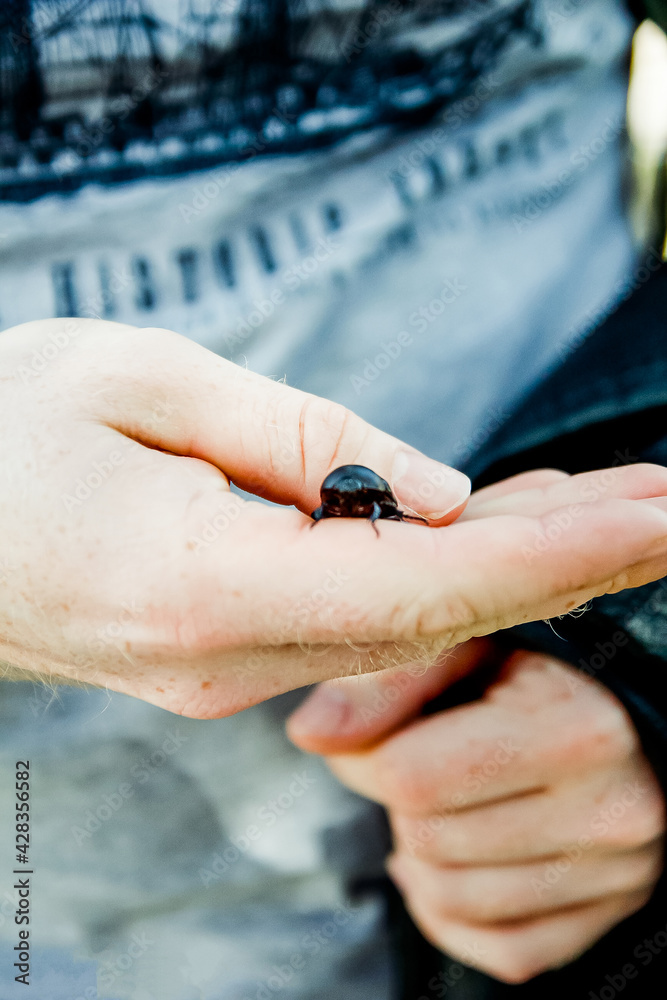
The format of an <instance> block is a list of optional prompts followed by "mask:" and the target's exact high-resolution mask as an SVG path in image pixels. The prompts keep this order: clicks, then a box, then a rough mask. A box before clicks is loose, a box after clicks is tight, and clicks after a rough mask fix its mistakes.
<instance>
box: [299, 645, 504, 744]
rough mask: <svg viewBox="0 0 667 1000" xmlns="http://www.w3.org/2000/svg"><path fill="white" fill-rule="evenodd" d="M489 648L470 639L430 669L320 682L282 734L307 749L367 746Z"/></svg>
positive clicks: (474, 664)
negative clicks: (285, 734)
mask: <svg viewBox="0 0 667 1000" xmlns="http://www.w3.org/2000/svg"><path fill="white" fill-rule="evenodd" d="M493 652H494V648H493V646H492V644H491V643H490V642H489V641H488V640H483V639H471V640H470V641H469V642H466V643H463V644H462V645H460V646H457V647H456V649H452V650H448V651H447V652H446V653H444V654H442V656H441V657H439V658H438V660H437V661H436V663H434V664H433V666H432V667H429V668H425V667H424V666H423V665H421V664H413V665H411V666H409V667H408V668H407V669H401V670H388V671H383V672H382V673H378V674H365V675H362V676H359V677H344V678H341V679H340V680H334V681H329V682H328V683H325V684H320V685H319V686H318V687H317V688H315V690H314V691H313V692H312V694H310V695H309V696H308V698H307V699H306V700H305V701H304V702H303V703H302V704H301V705H300V706H299V708H298V709H297V710H296V712H294V713H293V714H292V715H291V716H290V718H289V719H288V721H287V734H288V736H289V738H290V739H291V740H292V742H294V743H296V745H297V746H299V747H301V749H302V750H306V751H308V752H310V753H320V754H337V753H346V752H350V751H353V750H357V749H360V748H361V747H367V746H369V745H371V744H372V743H374V742H376V741H377V740H378V739H380V737H383V736H386V735H388V734H389V733H390V732H392V731H393V730H394V729H396V728H397V727H398V726H399V725H401V724H404V723H405V722H406V721H408V720H409V719H411V718H413V717H414V716H416V715H417V714H418V713H419V711H420V709H421V708H422V706H423V705H425V704H426V702H428V701H430V700H431V699H432V698H434V697H435V696H436V695H437V694H440V693H441V692H442V691H443V690H445V688H447V687H449V686H450V685H451V684H453V683H454V682H455V681H457V680H459V679H460V678H461V677H464V676H466V675H467V674H468V673H470V672H471V671H473V670H475V669H477V668H479V667H480V666H481V665H482V664H483V663H485V662H488V661H489V660H490V659H491V658H492V655H493Z"/></svg>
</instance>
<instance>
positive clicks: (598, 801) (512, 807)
mask: <svg viewBox="0 0 667 1000" xmlns="http://www.w3.org/2000/svg"><path fill="white" fill-rule="evenodd" d="M453 798H454V799H455V801H456V802H457V803H459V802H460V801H462V800H461V799H459V797H458V796H456V795H455V796H454V797H453ZM463 801H465V799H463ZM390 818H391V825H392V829H393V831H394V838H395V841H396V844H397V846H398V847H399V848H400V849H401V850H402V851H403V852H404V853H406V854H408V855H410V856H412V857H415V858H418V859H419V860H421V861H425V862H426V861H428V862H429V863H431V864H436V865H437V864H444V865H446V864H462V865H492V864H513V863H522V862H527V861H529V860H531V859H542V860H544V862H545V871H546V870H547V868H548V864H549V859H552V858H554V857H556V856H561V855H562V856H564V857H565V858H571V857H577V858H579V857H581V856H583V855H587V856H591V857H593V856H595V857H602V856H607V855H609V854H610V853H612V852H616V851H631V850H635V849H641V848H643V847H645V846H646V845H647V844H650V843H652V842H653V841H655V839H656V838H659V837H661V836H663V834H664V831H665V816H664V799H663V796H662V792H661V789H660V786H659V785H658V783H657V780H656V778H655V776H654V774H653V772H652V770H651V768H650V765H649V764H648V762H646V761H642V762H641V763H638V764H636V765H634V766H628V767H626V768H621V769H614V773H613V779H611V780H610V775H609V772H608V771H606V770H601V771H595V770H593V771H592V772H591V773H589V774H588V776H587V780H585V781H581V783H579V784H571V783H570V784H563V785H558V786H556V788H552V789H547V790H544V791H535V792H533V793H528V794H525V795H523V796H520V795H515V796H513V797H510V798H507V799H504V800H502V801H497V802H489V803H488V804H486V805H484V806H480V807H477V808H472V809H456V807H455V806H454V805H451V806H450V807H449V808H448V807H447V806H441V808H440V810H439V811H438V812H435V811H433V812H431V813H430V814H424V815H422V816H416V815H411V814H409V813H401V812H398V811H397V810H393V811H392V812H391V813H390Z"/></svg>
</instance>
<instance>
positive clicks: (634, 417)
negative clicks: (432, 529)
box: [404, 255, 667, 1000]
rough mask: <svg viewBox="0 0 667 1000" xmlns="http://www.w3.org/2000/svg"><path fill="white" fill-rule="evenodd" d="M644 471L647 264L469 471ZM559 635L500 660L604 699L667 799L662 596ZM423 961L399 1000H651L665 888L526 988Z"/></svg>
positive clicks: (649, 418) (538, 633) (660, 374)
mask: <svg viewBox="0 0 667 1000" xmlns="http://www.w3.org/2000/svg"><path fill="white" fill-rule="evenodd" d="M651 269H652V270H651ZM645 460H646V461H652V462H656V463H659V464H664V465H667V266H664V265H663V266H662V267H659V266H658V265H657V263H656V258H655V255H654V256H653V258H652V261H651V263H650V268H649V267H644V270H642V271H641V273H638V274H637V275H636V281H635V288H634V289H633V290H632V294H631V295H630V297H629V298H628V299H627V300H626V301H625V302H623V303H622V305H621V306H620V307H619V308H618V309H617V310H616V312H614V313H613V314H612V315H611V316H610V317H609V318H608V319H607V320H606V321H605V322H604V323H603V324H602V325H601V326H600V327H599V328H598V329H596V330H595V331H593V332H592V333H591V334H590V336H589V337H588V338H587V339H586V340H585V341H584V342H583V343H582V344H581V345H580V346H579V348H578V349H577V350H576V351H573V353H572V354H571V355H569V356H568V357H566V358H564V359H563V360H562V363H561V364H560V365H559V367H557V368H556V369H555V370H554V371H553V372H552V373H551V374H550V375H548V376H547V377H546V378H545V380H544V381H543V382H542V383H541V384H540V385H539V386H538V387H537V388H536V389H535V390H534V391H533V392H531V394H530V395H529V396H528V398H526V399H525V400H524V402H523V403H522V404H521V405H520V406H519V408H518V409H517V410H516V412H515V413H514V415H513V416H512V417H511V418H510V419H509V420H508V421H507V423H506V424H505V425H504V426H503V427H501V428H500V429H499V430H498V432H497V433H496V434H495V435H494V437H493V438H492V439H491V440H489V441H488V442H487V444H486V446H485V447H484V448H483V450H482V452H481V453H480V454H479V455H478V456H477V457H476V458H475V459H474V460H473V461H472V463H471V466H470V468H469V469H468V470H466V471H468V472H469V473H470V474H471V475H472V477H473V486H474V488H478V487H480V486H482V485H484V484H487V483H491V482H496V481H498V480H499V479H501V478H505V477H507V476H510V475H514V474H516V473H519V472H523V471H526V470H529V469H533V468H540V467H555V468H561V469H564V470H565V471H567V472H570V473H575V472H580V471H584V470H590V469H596V468H605V467H608V466H612V465H618V464H619V463H621V462H623V463H634V462H638V461H645ZM553 625H554V628H551V627H550V625H548V624H547V623H544V622H536V623H532V624H530V625H524V626H521V627H518V628H515V629H510V630H507V631H506V632H503V633H500V634H499V635H498V636H497V638H498V640H499V641H500V642H501V643H502V644H503V645H504V646H505V647H506V648H507V649H508V650H509V649H513V648H528V649H536V650H540V651H542V652H546V653H550V654H551V655H553V656H556V657H558V658H559V659H562V660H565V661H566V662H569V663H571V664H573V665H575V666H577V667H579V668H580V669H582V670H584V671H585V672H586V673H587V674H589V676H594V677H595V678H596V679H597V680H599V681H600V682H601V683H603V684H605V685H607V687H609V689H610V690H612V691H613V692H614V694H615V695H616V696H617V697H618V698H619V699H620V701H621V702H622V703H623V704H624V706H625V707H626V709H627V711H628V713H629V714H630V716H631V718H632V720H633V722H634V725H635V727H636V729H637V731H638V733H639V736H640V739H641V741H642V744H643V747H644V751H645V753H646V755H647V757H648V759H649V760H650V761H651V764H652V766H653V769H654V771H655V773H656V775H657V776H658V779H659V781H660V783H661V785H662V788H663V790H664V791H665V794H666V796H667V584H666V583H665V581H658V582H657V583H654V584H650V585H649V586H647V587H641V588H638V589H636V590H628V591H624V592H623V593H621V594H617V595H613V596H610V597H604V598H599V599H598V600H596V601H594V602H592V606H591V608H590V610H588V611H587V612H586V613H584V614H583V615H580V616H578V617H565V618H562V619H558V620H557V621H556V622H554V623H553ZM554 629H555V631H554ZM556 633H557V634H556ZM484 683H488V678H482V679H481V680H478V681H473V682H468V683H467V687H466V686H465V685H464V686H461V687H459V688H458V689H457V690H454V691H452V692H448V693H447V695H446V696H445V698H444V699H440V700H438V701H436V702H434V703H432V705H431V706H430V711H434V710H441V709H442V708H445V707H447V705H448V704H453V703H457V702H459V703H460V702H463V701H467V700H471V699H472V698H474V697H476V696H479V693H480V687H482V686H483V684H484ZM420 957H421V974H420V975H419V976H418V977H416V978H413V980H412V982H409V983H407V984H406V989H405V992H404V1000H427V998H428V1000H431V998H435V997H448V998H449V1000H465V998H468V997H475V998H479V1000H487V998H488V1000H504V998H506V997H508V998H512V997H516V998H517V1000H520V998H521V1000H524V998H525V1000H529V998H530V1000H532V998H535V1000H537V998H543V997H562V996H567V997H568V998H570V1000H612V998H613V997H616V996H618V995H620V994H622V996H623V998H624V1000H625V998H628V1000H631V998H637V1000H639V998H641V1000H653V998H657V997H659V996H662V995H664V984H665V977H666V975H667V877H666V876H663V878H662V879H661V881H660V883H659V885H658V887H657V888H656V891H655V892H654V894H653V897H652V899H651V901H650V902H649V904H648V905H647V906H645V907H644V908H643V909H642V910H641V911H640V912H639V913H637V914H635V915H634V916H633V917H631V918H630V919H628V920H625V921H623V922H622V923H621V924H619V925H618V926H617V927H615V928H614V929H613V930H612V931H611V932H610V933H609V934H607V935H606V936H605V937H604V938H603V939H602V940H601V941H600V942H599V943H598V944H597V945H595V946H594V947H593V948H592V949H590V950H589V951H587V952H586V953H585V954H584V955H583V956H582V957H581V958H580V959H578V960H577V961H575V962H573V963H571V964H570V965H567V966H566V967H565V968H563V969H561V970H559V971H557V972H551V973H546V974H544V975H541V976H538V977H536V978H535V979H533V980H531V981H530V982H528V983H526V984H523V985H520V986H507V985H504V984H502V983H499V982H497V981H495V980H493V979H490V978H489V977H481V976H479V974H477V973H474V972H472V970H470V972H468V971H466V974H465V975H464V976H463V977H461V979H460V980H458V981H456V982H454V981H453V980H452V977H451V976H448V974H447V969H448V968H451V967H452V963H451V959H448V958H446V957H444V956H442V955H441V954H439V953H437V952H436V951H435V950H434V949H431V951H430V952H428V953H424V952H423V950H422V951H421V952H420Z"/></svg>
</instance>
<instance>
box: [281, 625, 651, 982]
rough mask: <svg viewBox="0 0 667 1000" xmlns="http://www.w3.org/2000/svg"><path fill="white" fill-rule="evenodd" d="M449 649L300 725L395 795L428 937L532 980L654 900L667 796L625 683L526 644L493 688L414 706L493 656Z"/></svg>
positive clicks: (299, 736)
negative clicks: (604, 681) (622, 698)
mask: <svg viewBox="0 0 667 1000" xmlns="http://www.w3.org/2000/svg"><path fill="white" fill-rule="evenodd" d="M445 655H446V659H445V658H444V657H443V660H442V661H441V662H440V663H439V664H438V665H437V666H436V667H434V668H432V669H431V670H429V671H428V672H427V673H426V674H424V673H423V672H422V671H408V672H406V671H405V670H402V671H401V672H398V673H397V672H392V673H385V674H382V675H369V676H366V677H362V678H344V679H343V680H340V681H334V682H331V683H329V684H324V685H321V686H320V687H319V688H318V689H316V692H315V694H314V695H313V696H312V699H313V700H312V704H311V705H310V706H309V704H308V701H306V702H305V703H304V705H303V706H302V707H301V708H300V709H298V710H297V712H296V713H295V714H294V715H293V716H292V718H291V719H290V721H289V723H288V732H289V734H290V735H291V737H292V739H293V740H294V742H296V743H297V745H299V746H301V747H302V748H304V749H306V750H311V751H317V752H320V753H325V754H329V755H330V756H329V757H328V762H329V765H330V767H331V768H332V770H333V772H334V773H335V774H336V775H337V776H338V777H339V778H340V780H341V781H343V782H344V784H346V785H348V786H349V787H350V788H352V789H353V790H354V791H357V792H359V793H360V794H362V795H366V796H367V797H368V798H371V799H374V800H375V801H377V802H380V803H382V804H383V805H384V806H385V807H386V808H387V810H388V813H389V819H390V821H391V826H392V829H393V835H394V851H393V854H392V856H391V857H390V859H389V863H388V868H389V872H390V875H391V876H392V878H393V879H394V881H395V882H396V884H397V886H398V887H399V889H400V890H401V892H402V894H403V897H404V899H405V902H406V905H407V907H408V909H409V910H410V911H411V913H412V916H413V918H414V919H415V921H416V923H417V925H418V926H419V928H420V929H421V931H422V932H423V933H424V935H425V936H426V937H427V938H428V939H429V940H430V941H431V942H432V943H433V944H434V945H435V946H436V947H439V948H441V949H442V950H444V951H446V952H447V953H448V954H449V955H451V956H453V957H455V958H459V959H461V960H462V961H464V962H466V963H467V964H469V965H473V966H475V967H477V968H478V969H481V970H482V971H484V972H486V973H488V974H490V975H492V976H494V977H495V978H497V979H500V980H502V981H505V982H508V983H521V982H524V981H525V980H527V979H530V978H532V977H533V976H536V975H538V974H539V973H541V972H545V971H547V970H548V969H553V968H557V967H559V966H561V965H564V964H566V963H567V962H571V961H573V960H574V959H575V958H576V957H577V956H578V955H580V954H581V953H582V952H584V951H585V950H586V949H588V948H589V947H591V946H592V945H593V944H594V943H595V941H597V940H598V939H599V938H600V937H602V936H603V935H604V934H605V933H607V931H609V930H610V929H611V928H612V927H613V926H615V925H616V924H617V923H619V922H620V921H621V920H624V919H625V918H626V917H628V916H629V915H630V914H632V913H634V912H635V911H636V910H638V909H640V908H641V907H642V906H643V905H644V904H645V903H646V902H647V901H648V899H649V897H650V896H651V893H652V890H653V888H654V887H655V884H656V882H657V880H658V878H659V876H660V873H661V871H662V866H663V838H664V831H665V808H664V800H663V795H662V792H661V789H660V786H659V785H658V783H657V780H656V778H655V775H654V773H653V771H652V769H651V766H650V764H649V762H648V761H647V759H646V758H645V756H644V754H643V752H642V749H641V746H640V743H639V739H638V736H637V733H636V731H635V729H634V726H633V724H632V722H631V720H630V718H629V717H628V715H627V714H626V712H625V710H624V709H623V707H622V706H621V705H620V703H619V702H618V701H617V700H616V698H615V697H614V695H612V694H611V693H610V692H609V691H608V690H607V689H606V688H605V687H603V686H602V685H601V684H600V683H599V682H597V681H595V680H591V679H590V678H588V677H587V676H586V675H585V674H582V673H581V672H580V671H577V670H575V669H574V668H572V667H570V666H568V665H567V664H566V663H563V662H562V661H559V660H554V659H552V658H550V657H548V656H544V655H540V654H533V653H527V652H518V653H515V654H514V655H512V656H511V657H510V658H509V659H508V660H507V661H506V663H505V664H504V666H503V668H502V670H501V672H500V674H499V675H498V676H497V679H496V680H495V681H494V683H493V684H491V686H490V687H489V688H488V689H487V691H486V693H485V695H484V697H483V698H482V699H481V700H479V701H475V702H472V703H469V704H466V705H462V706H460V707H457V708H454V709H449V710H446V711H441V712H438V713H437V714H434V715H431V716H427V717H424V718H419V719H415V718H414V717H415V715H416V713H417V712H418V711H419V710H420V708H421V706H422V705H423V704H424V703H425V702H426V701H428V700H430V699H431V698H433V697H434V695H435V694H436V693H438V690H439V689H442V688H443V687H446V686H448V684H450V683H451V680H452V677H460V676H464V675H465V674H467V673H469V672H471V671H472V670H475V669H477V668H478V667H479V666H480V664H481V663H484V662H486V661H487V660H489V659H492V658H493V656H494V653H493V648H492V646H491V644H490V643H489V641H488V640H478V639H474V640H471V641H470V642H468V643H465V644H463V645H462V646H460V647H459V648H458V649H457V650H455V651H453V652H449V653H447V654H445ZM397 692H398V696H397V694H396V693H397ZM332 693H333V697H332V698H331V701H330V704H329V705H328V708H327V696H331V695H332ZM399 727H400V728H399ZM383 732H384V733H388V734H389V735H388V736H387V737H386V738H384V739H383V738H382V734H383Z"/></svg>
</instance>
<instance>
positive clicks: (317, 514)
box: [310, 507, 324, 528]
mask: <svg viewBox="0 0 667 1000" xmlns="http://www.w3.org/2000/svg"><path fill="white" fill-rule="evenodd" d="M310 516H311V517H312V519H313V523H312V524H311V526H310V527H311V528H314V527H315V525H316V524H317V522H318V521H321V520H322V518H323V517H324V507H317V508H316V509H315V510H314V511H313V513H312V514H311V515H310Z"/></svg>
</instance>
